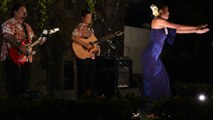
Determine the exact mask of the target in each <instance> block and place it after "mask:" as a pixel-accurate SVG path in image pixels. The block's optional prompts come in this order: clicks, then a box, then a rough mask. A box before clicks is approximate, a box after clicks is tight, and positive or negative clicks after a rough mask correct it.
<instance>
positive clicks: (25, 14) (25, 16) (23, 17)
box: [22, 12, 28, 20]
mask: <svg viewBox="0 0 213 120" xmlns="http://www.w3.org/2000/svg"><path fill="white" fill-rule="evenodd" d="M27 16H28V15H27V13H26V12H25V13H24V14H23V16H22V19H23V20H24V19H25V18H27Z"/></svg>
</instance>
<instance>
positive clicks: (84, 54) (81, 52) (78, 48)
mask: <svg viewBox="0 0 213 120" xmlns="http://www.w3.org/2000/svg"><path fill="white" fill-rule="evenodd" d="M122 34H123V32H120V31H117V32H115V33H114V34H110V35H107V36H105V37H103V38H100V39H99V40H97V38H96V37H95V36H94V35H93V36H91V37H89V38H88V39H83V38H81V39H82V40H84V41H85V42H86V43H90V42H92V43H94V44H99V43H101V42H104V41H106V40H109V39H111V38H113V37H115V36H120V35H122ZM72 50H73V51H74V53H75V55H76V56H77V57H78V58H79V59H86V58H88V57H89V55H90V53H91V52H93V51H96V50H97V47H96V46H94V47H93V48H91V49H89V50H88V49H86V48H84V47H83V46H82V45H80V44H78V43H76V42H72Z"/></svg>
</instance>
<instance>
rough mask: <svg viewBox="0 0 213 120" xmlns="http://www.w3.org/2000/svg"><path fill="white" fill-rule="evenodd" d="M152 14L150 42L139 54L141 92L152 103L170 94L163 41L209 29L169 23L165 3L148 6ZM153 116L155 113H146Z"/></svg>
mask: <svg viewBox="0 0 213 120" xmlns="http://www.w3.org/2000/svg"><path fill="white" fill-rule="evenodd" d="M150 8H151V10H152V14H153V16H154V18H153V20H152V21H151V34H150V35H151V36H150V42H149V43H148V45H147V47H146V49H145V50H144V51H143V52H142V54H141V64H142V70H143V92H142V93H143V94H142V96H145V97H147V98H148V100H149V103H150V104H152V103H153V102H154V101H156V100H160V99H162V98H168V97H170V96H171V90H170V83H169V77H168V74H167V71H166V69H165V67H164V64H163V62H162V60H161V58H160V56H161V52H162V49H163V46H164V42H165V41H167V42H168V43H169V44H172V43H173V40H174V37H175V34H178V33H197V34H203V33H206V32H208V31H209V29H208V28H206V27H207V24H204V25H199V26H187V25H180V24H175V23H171V22H169V21H167V20H168V18H169V10H168V6H167V5H159V6H156V5H154V4H152V5H151V6H150ZM148 110H150V105H148ZM146 112H149V111H146ZM147 117H149V118H154V117H155V114H153V113H150V114H148V115H147Z"/></svg>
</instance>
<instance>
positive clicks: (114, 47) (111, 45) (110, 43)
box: [107, 40, 116, 49]
mask: <svg viewBox="0 0 213 120" xmlns="http://www.w3.org/2000/svg"><path fill="white" fill-rule="evenodd" d="M107 42H108V43H109V45H110V47H111V48H112V49H116V46H115V44H113V43H112V41H111V40H107Z"/></svg>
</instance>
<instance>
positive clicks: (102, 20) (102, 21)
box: [96, 19, 106, 23]
mask: <svg viewBox="0 0 213 120" xmlns="http://www.w3.org/2000/svg"><path fill="white" fill-rule="evenodd" d="M96 21H97V22H99V23H104V22H105V21H106V20H105V19H97V20H96Z"/></svg>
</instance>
